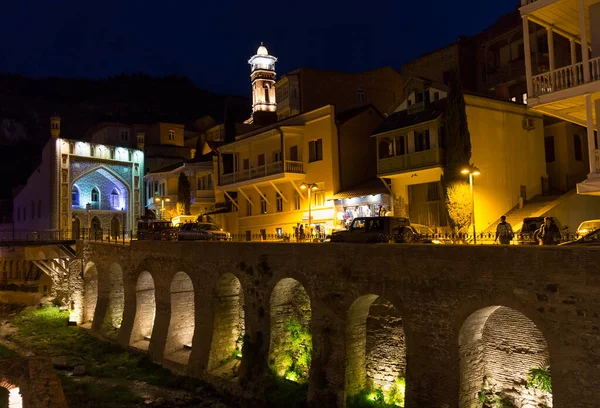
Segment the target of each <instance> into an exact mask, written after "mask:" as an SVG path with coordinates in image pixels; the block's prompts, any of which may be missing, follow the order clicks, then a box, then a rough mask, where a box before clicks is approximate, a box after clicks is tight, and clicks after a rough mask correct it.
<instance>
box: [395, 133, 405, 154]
mask: <svg viewBox="0 0 600 408" xmlns="http://www.w3.org/2000/svg"><path fill="white" fill-rule="evenodd" d="M405 154H406V146H405V141H404V136H396V156H403V155H405Z"/></svg>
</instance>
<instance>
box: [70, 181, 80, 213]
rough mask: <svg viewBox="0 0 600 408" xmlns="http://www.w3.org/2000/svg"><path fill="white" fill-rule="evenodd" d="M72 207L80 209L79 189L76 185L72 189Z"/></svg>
mask: <svg viewBox="0 0 600 408" xmlns="http://www.w3.org/2000/svg"><path fill="white" fill-rule="evenodd" d="M71 206H73V207H79V187H77V186H76V185H75V184H73V187H71Z"/></svg>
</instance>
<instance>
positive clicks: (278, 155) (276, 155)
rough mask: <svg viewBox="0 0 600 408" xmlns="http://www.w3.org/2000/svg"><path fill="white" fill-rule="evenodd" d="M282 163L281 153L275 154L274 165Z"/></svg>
mask: <svg viewBox="0 0 600 408" xmlns="http://www.w3.org/2000/svg"><path fill="white" fill-rule="evenodd" d="M280 161H281V152H280V151H276V152H273V163H279V162H280Z"/></svg>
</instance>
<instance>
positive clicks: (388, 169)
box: [377, 149, 444, 175]
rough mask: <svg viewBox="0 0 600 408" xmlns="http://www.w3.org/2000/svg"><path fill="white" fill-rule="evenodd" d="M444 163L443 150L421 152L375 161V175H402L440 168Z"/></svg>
mask: <svg viewBox="0 0 600 408" xmlns="http://www.w3.org/2000/svg"><path fill="white" fill-rule="evenodd" d="M443 161H444V150H443V149H430V150H423V151H421V152H416V153H409V154H405V155H402V156H393V157H387V158H385V159H379V160H378V161H377V173H378V174H379V175H383V174H389V173H402V172H405V171H412V170H418V169H424V168H429V167H435V166H441V165H442V164H443Z"/></svg>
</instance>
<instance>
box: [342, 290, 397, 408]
mask: <svg viewBox="0 0 600 408" xmlns="http://www.w3.org/2000/svg"><path fill="white" fill-rule="evenodd" d="M346 345H347V346H346V356H347V358H346V379H345V380H346V395H347V396H348V397H353V396H357V395H358V394H361V393H366V392H368V391H372V392H376V391H377V392H378V391H381V392H382V393H383V396H384V398H385V400H386V403H388V404H389V405H399V406H404V391H405V382H404V378H405V376H406V336H405V333H404V325H403V321H402V318H401V316H400V312H399V311H398V310H397V309H396V307H394V305H393V304H392V303H390V302H389V301H388V300H386V299H385V298H384V297H382V296H378V295H375V294H368V295H363V296H361V297H359V298H358V299H356V300H355V301H354V302H353V303H352V305H351V306H350V308H349V310H348V315H347V323H346ZM364 397H368V395H365V396H364ZM358 398H360V397H358Z"/></svg>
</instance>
